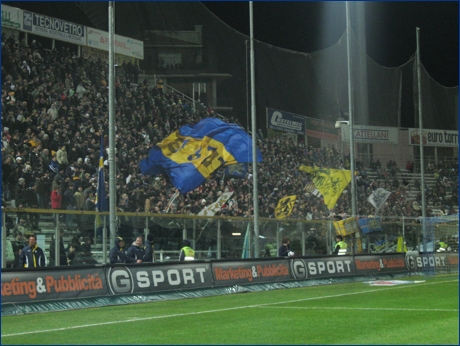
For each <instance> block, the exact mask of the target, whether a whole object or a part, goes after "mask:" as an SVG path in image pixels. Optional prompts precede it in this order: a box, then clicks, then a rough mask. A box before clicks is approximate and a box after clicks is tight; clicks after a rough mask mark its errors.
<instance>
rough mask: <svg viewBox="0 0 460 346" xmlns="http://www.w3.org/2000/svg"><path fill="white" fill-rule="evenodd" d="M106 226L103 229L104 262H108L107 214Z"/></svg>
mask: <svg viewBox="0 0 460 346" xmlns="http://www.w3.org/2000/svg"><path fill="white" fill-rule="evenodd" d="M103 218H104V226H103V229H102V263H104V264H106V263H107V216H106V215H104V216H103Z"/></svg>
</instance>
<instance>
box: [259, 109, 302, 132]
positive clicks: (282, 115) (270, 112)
mask: <svg viewBox="0 0 460 346" xmlns="http://www.w3.org/2000/svg"><path fill="white" fill-rule="evenodd" d="M305 124H306V118H305V117H304V116H301V115H297V114H293V113H289V112H283V111H279V110H276V109H272V108H267V125H268V128H270V129H273V130H276V131H283V132H289V133H295V134H298V135H305V131H306V125H305Z"/></svg>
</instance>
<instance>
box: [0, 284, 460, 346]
mask: <svg viewBox="0 0 460 346" xmlns="http://www.w3.org/2000/svg"><path fill="white" fill-rule="evenodd" d="M404 280H416V281H423V282H420V283H411V284H404V285H397V286H370V285H369V284H365V283H363V282H355V283H347V284H332V285H325V286H310V287H304V288H295V289H281V290H272V291H263V292H256V293H242V294H231V295H225V296H214V297H206V298H193V299H182V300H170V301H162V302H152V303H144V304H132V305H122V306H110V307H102V308H92V309H82V310H72V311H64V312H49V313H40V314H30V315H17V316H8V317H2V338H1V343H2V344H163V345H164V344H258V345H260V344H361V345H363V344H365V345H371V344H399V345H401V344H452V345H453V344H455V345H458V343H459V314H458V311H459V310H458V295H459V292H458V276H453V275H444V276H438V277H416V278H411V279H409V278H408V279H404Z"/></svg>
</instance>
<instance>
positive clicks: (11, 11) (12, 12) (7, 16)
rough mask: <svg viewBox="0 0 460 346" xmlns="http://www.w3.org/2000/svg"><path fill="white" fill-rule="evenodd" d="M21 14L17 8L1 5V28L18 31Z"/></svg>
mask: <svg viewBox="0 0 460 346" xmlns="http://www.w3.org/2000/svg"><path fill="white" fill-rule="evenodd" d="M21 14H22V13H21V10H20V9H19V8H15V7H11V6H7V5H3V4H2V26H6V27H8V28H13V29H20V28H21V22H22V17H21Z"/></svg>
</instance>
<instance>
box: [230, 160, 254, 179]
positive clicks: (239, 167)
mask: <svg viewBox="0 0 460 346" xmlns="http://www.w3.org/2000/svg"><path fill="white" fill-rule="evenodd" d="M248 165H249V163H247V162H242V163H235V164H234V165H229V166H227V167H226V168H225V172H224V173H225V175H229V176H231V177H236V178H246V174H247V173H248V169H249V167H248Z"/></svg>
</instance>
